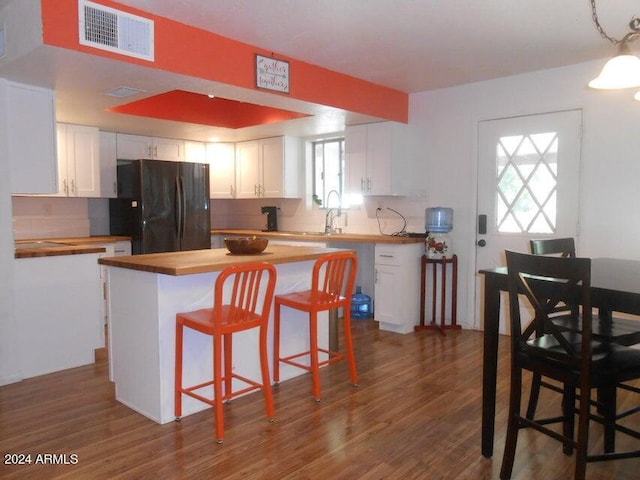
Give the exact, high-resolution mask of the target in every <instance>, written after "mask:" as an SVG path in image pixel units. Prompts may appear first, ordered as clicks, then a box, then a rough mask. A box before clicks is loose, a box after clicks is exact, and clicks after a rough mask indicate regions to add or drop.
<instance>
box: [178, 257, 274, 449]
mask: <svg viewBox="0 0 640 480" xmlns="http://www.w3.org/2000/svg"><path fill="white" fill-rule="evenodd" d="M275 284H276V269H275V267H274V266H273V265H271V264H269V263H263V262H259V263H251V264H244V265H235V266H231V267H228V268H226V269H224V270H223V271H222V272H220V275H219V276H218V278H217V279H216V282H215V287H214V292H213V295H214V297H213V308H203V309H200V310H196V311H193V312H186V313H178V314H176V361H175V362H176V363H175V366H176V374H175V415H176V420H179V419H180V416H181V415H182V395H183V394H184V395H189V396H190V397H193V398H196V399H198V400H200V401H202V402H204V403H207V404H209V405H211V406H213V407H214V410H215V418H216V436H217V439H218V443H222V442H223V440H224V419H223V413H222V407H223V402H225V401H227V400H230V399H231V398H233V397H236V396H238V395H240V394H243V393H247V392H250V391H253V390H258V389H261V390H263V392H264V396H265V402H266V407H267V417H268V418H269V421H273V418H274V416H275V413H274V408H273V396H272V392H271V383H270V376H269V362H268V355H267V328H268V324H269V313H270V311H271V304H272V301H273V293H274V289H275ZM227 299H228V300H227ZM184 328H191V329H193V330H197V331H198V332H201V333H203V334H205V335H211V336H212V337H213V379H212V380H211V381H208V382H205V383H201V384H199V385H194V386H191V387H185V386H183V385H182V350H183V330H184ZM252 328H259V329H260V334H259V338H260V340H259V343H260V347H259V350H260V367H261V371H262V383H259V382H257V381H254V380H251V379H249V378H246V377H243V376H241V375H239V374H237V373H235V372H233V371H232V368H233V353H232V344H233V339H232V335H233V334H234V333H236V332H241V331H244V330H249V329H252ZM223 341H224V342H223ZM223 345H224V346H223ZM223 351H224V367H223ZM223 371H224V374H223ZM234 378H235V379H238V380H241V381H243V382H244V383H246V384H247V385H248V386H247V387H246V388H243V389H241V390H238V391H235V392H233V391H232V380H233V379H234ZM210 385H213V392H214V395H213V399H209V398H206V397H204V396H203V395H200V394H198V393H196V391H197V390H200V389H202V388H204V387H208V386H210Z"/></svg>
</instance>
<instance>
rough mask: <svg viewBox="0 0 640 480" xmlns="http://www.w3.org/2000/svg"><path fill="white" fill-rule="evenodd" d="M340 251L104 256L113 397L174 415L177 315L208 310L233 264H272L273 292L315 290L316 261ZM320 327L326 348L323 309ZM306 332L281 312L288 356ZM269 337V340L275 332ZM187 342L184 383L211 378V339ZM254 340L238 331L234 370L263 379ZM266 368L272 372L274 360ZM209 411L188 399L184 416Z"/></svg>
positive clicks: (149, 412)
mask: <svg viewBox="0 0 640 480" xmlns="http://www.w3.org/2000/svg"><path fill="white" fill-rule="evenodd" d="M337 250H341V249H334V248H320V247H290V246H284V245H273V246H272V245H269V246H267V249H266V250H265V251H264V252H262V253H261V254H257V255H232V254H230V253H229V252H228V251H227V250H226V249H222V248H219V249H211V250H194V251H188V252H170V253H154V254H148V255H134V256H120V257H108V258H101V259H100V260H99V263H101V264H102V265H105V266H107V267H108V289H109V294H108V297H109V301H110V319H109V367H110V372H109V374H110V378H111V380H112V381H113V382H114V383H115V387H116V399H117V400H118V401H120V402H122V403H123V404H125V405H127V406H129V407H130V408H132V409H133V410H135V411H137V412H139V413H141V414H143V415H145V416H146V417H148V418H150V419H152V420H154V421H156V422H158V423H161V424H164V423H167V422H170V421H172V420H174V418H175V415H174V393H173V392H174V371H175V370H174V368H175V367H174V361H175V316H176V313H178V312H184V311H191V310H196V309H199V308H205V307H210V306H211V305H212V303H213V285H214V283H215V280H216V278H217V276H218V274H219V272H220V271H221V270H223V269H224V268H226V267H228V266H231V265H235V264H241V263H249V262H255V261H266V262H269V263H272V264H273V265H275V266H276V269H277V272H278V279H277V282H276V291H275V293H276V294H283V293H289V292H292V291H297V290H304V289H307V288H310V286H311V270H312V267H313V263H314V262H315V261H316V260H317V259H318V258H319V257H320V256H321V255H323V254H325V253H329V252H333V251H337ZM272 322H273V315H272V316H271V318H270V323H272ZM319 324H320V335H319V342H320V344H321V345H323V346H324V347H325V348H326V347H327V346H328V337H329V333H328V330H329V327H328V315H327V313H326V312H324V315H321V316H320V317H319ZM307 336H308V322H307V321H306V317H305V314H304V313H302V312H298V311H296V310H291V309H283V312H282V332H281V348H282V350H283V353H287V352H292V353H293V352H295V351H302V350H305V349H306V347H307V344H308V340H307ZM269 338H270V341H269V344H270V345H271V344H272V342H271V339H272V331H271V330H270V331H269ZM184 345H185V346H184V381H185V383H186V384H191V385H195V384H197V383H202V382H204V381H206V380H209V379H210V378H211V372H212V369H213V366H212V352H211V345H212V342H211V338H210V337H206V336H204V335H201V334H198V333H197V332H193V331H189V330H187V331H185V337H184ZM257 345H258V332H257V330H250V331H247V332H241V333H238V334H235V335H234V344H233V348H234V368H236V369H237V370H238V372H239V373H242V374H243V375H245V376H247V377H249V378H257V379H258V378H260V363H259V358H258V348H257ZM271 361H272V359H271V358H270V362H271ZM269 366H270V371H271V372H273V365H271V364H270V365H269ZM285 367H289V368H285ZM301 373H302V371H301V370H300V369H296V368H294V367H290V366H287V365H283V366H282V367H281V378H282V380H286V379H289V378H292V377H293V376H296V375H299V374H301ZM206 408H210V407H209V406H208V405H206V404H203V403H201V402H198V401H197V400H195V399H192V398H188V397H185V398H184V401H183V416H186V415H190V414H193V413H195V412H197V411H200V410H204V409H206ZM276 414H277V412H276Z"/></svg>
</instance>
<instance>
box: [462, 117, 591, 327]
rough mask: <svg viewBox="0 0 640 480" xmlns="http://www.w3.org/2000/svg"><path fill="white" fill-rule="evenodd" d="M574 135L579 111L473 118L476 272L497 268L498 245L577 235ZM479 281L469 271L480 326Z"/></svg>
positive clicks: (516, 246) (517, 246) (523, 246)
mask: <svg viewBox="0 0 640 480" xmlns="http://www.w3.org/2000/svg"><path fill="white" fill-rule="evenodd" d="M581 137H582V111H581V110H570V111H565V112H554V113H545V114H538V115H529V116H523V117H514V118H506V119H499V120H488V121H482V122H480V123H479V127H478V199H477V213H478V231H477V234H476V272H477V271H478V270H481V269H483V268H494V267H498V266H504V265H505V264H506V260H505V254H504V251H505V250H506V249H509V250H515V251H519V252H529V240H530V239H532V238H545V237H550V238H551V237H574V238H575V237H576V236H577V234H578V208H579V191H580V143H581ZM483 224H484V225H485V227H484V228H483ZM578 254H579V252H578ZM483 279H484V278H483V276H482V275H478V274H477V275H476V312H478V314H477V315H476V319H475V325H474V326H475V327H480V328H484V326H483V325H482V314H481V312H483V305H482V300H483V298H482V292H483V288H482V283H483ZM502 302H503V304H502V305H501V308H500V311H501V313H504V312H505V305H506V303H504V302H505V299H504V298H503V299H502ZM500 333H507V329H506V325H505V321H504V318H503V317H501V319H500Z"/></svg>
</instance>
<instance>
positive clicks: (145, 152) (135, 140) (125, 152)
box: [116, 133, 185, 162]
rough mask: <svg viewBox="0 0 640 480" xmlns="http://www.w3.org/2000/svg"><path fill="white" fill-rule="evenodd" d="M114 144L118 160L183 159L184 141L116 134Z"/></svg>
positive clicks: (175, 160) (180, 160)
mask: <svg viewBox="0 0 640 480" xmlns="http://www.w3.org/2000/svg"><path fill="white" fill-rule="evenodd" d="M116 142H117V145H116V147H117V152H118V158H119V159H122V160H138V159H143V158H147V159H153V160H171V161H174V162H182V161H184V159H185V158H184V140H178V139H175V138H160V137H145V136H143V135H129V134H125V133H118V134H117V137H116Z"/></svg>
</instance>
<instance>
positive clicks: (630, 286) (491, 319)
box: [479, 258, 640, 458]
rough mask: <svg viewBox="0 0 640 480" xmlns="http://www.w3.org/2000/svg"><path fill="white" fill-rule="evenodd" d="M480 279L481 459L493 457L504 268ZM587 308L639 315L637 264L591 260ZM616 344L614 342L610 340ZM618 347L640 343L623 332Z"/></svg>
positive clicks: (602, 313) (608, 314) (608, 313)
mask: <svg viewBox="0 0 640 480" xmlns="http://www.w3.org/2000/svg"><path fill="white" fill-rule="evenodd" d="M479 273H480V274H481V275H483V276H484V338H483V343H484V353H483V360H482V455H483V456H484V457H487V458H490V457H491V456H492V455H493V437H494V433H495V413H496V381H497V368H498V337H499V335H498V327H499V323H500V292H506V291H507V290H508V287H507V267H497V268H492V269H482V270H480V271H479ZM590 293H591V304H592V305H593V307H596V308H598V310H599V316H600V317H601V318H611V313H612V312H622V313H629V314H636V315H640V261H637V260H625V259H619V258H593V259H592V260H591V292H590ZM612 340H613V341H616V339H615V338H614V339H612ZM620 340H621V343H625V344H633V343H640V319H639V321H638V330H637V331H635V332H627V334H626V335H625V337H624V341H623V342H622V339H620Z"/></svg>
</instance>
